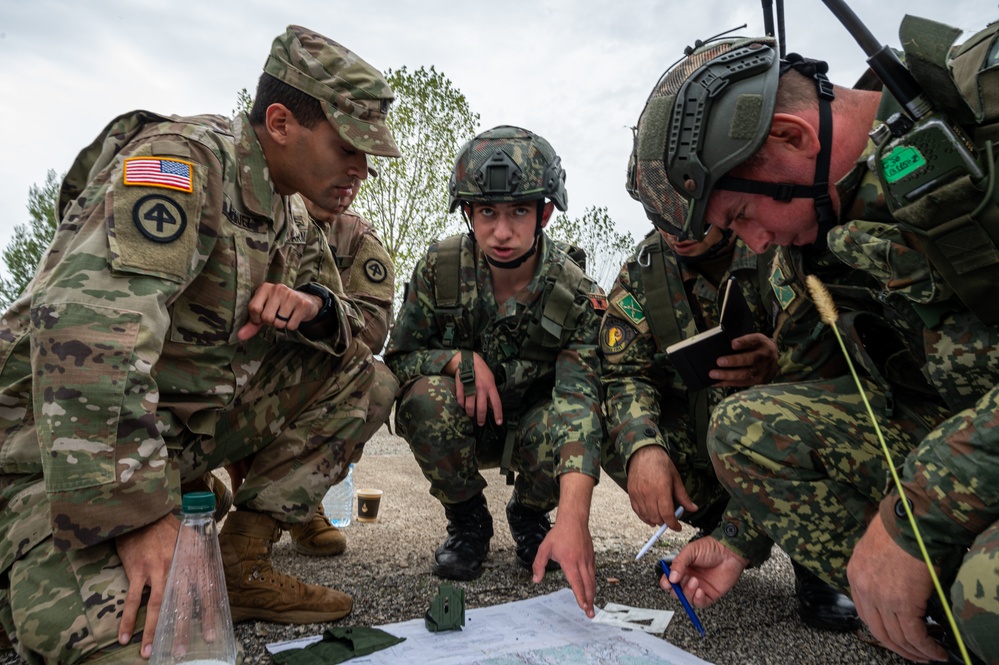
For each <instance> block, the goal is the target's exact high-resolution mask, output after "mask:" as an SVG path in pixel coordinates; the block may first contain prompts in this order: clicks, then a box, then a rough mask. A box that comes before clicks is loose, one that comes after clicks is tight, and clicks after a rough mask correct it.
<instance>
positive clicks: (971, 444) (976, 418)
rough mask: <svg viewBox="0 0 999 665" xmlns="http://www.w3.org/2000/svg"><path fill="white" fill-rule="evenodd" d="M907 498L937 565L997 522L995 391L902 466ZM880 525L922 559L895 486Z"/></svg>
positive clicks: (998, 417) (998, 397)
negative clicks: (882, 524)
mask: <svg viewBox="0 0 999 665" xmlns="http://www.w3.org/2000/svg"><path fill="white" fill-rule="evenodd" d="M902 485H903V487H904V488H905V495H906V497H907V498H908V499H909V501H911V504H910V505H911V507H912V512H913V515H914V516H915V518H916V524H917V525H918V527H919V532H920V533H921V534H922V537H923V542H924V543H925V544H926V549H927V551H928V552H929V554H930V557H932V558H933V559H934V560H936V561H944V560H945V559H946V558H947V557H949V556H953V553H954V552H955V551H958V552H962V551H964V550H965V549H966V548H967V547H968V546H970V545H971V543H972V542H973V541H974V540H975V538H976V537H977V536H978V535H979V534H981V533H982V532H983V531H985V530H986V529H987V528H989V527H990V526H991V525H993V524H995V523H996V522H997V521H999V388H993V389H992V390H991V391H989V392H988V393H986V394H985V396H984V397H982V398H981V399H980V400H979V401H978V403H977V404H976V405H975V406H974V407H972V408H971V409H967V410H965V411H962V412H960V413H958V414H957V415H955V416H953V417H952V418H950V419H948V420H946V421H944V422H943V423H942V424H941V425H940V426H939V427H937V428H936V429H935V430H933V431H932V432H930V434H929V436H927V437H926V438H925V439H924V440H923V441H922V443H921V444H920V445H919V446H918V447H917V448H916V449H915V450H913V451H912V452H911V453H910V454H909V456H908V458H907V459H906V462H905V467H904V470H903V474H902ZM889 489H890V491H889V492H888V494H887V496H885V498H884V499H883V500H882V501H881V506H880V510H881V519H882V521H883V522H884V524H885V528H886V529H887V530H888V533H889V534H890V535H891V536H892V537H893V538H894V540H895V542H897V543H898V544H899V546H901V547H902V548H903V549H905V550H906V551H907V552H909V553H910V554H912V555H913V556H915V557H921V556H922V555H921V554H920V551H919V545H918V543H917V542H916V537H915V534H914V533H913V531H912V526H911V525H910V524H909V520H908V518H907V517H906V515H905V508H904V507H903V506H902V505H901V503H900V500H899V495H898V492H897V490H895V488H894V485H892V486H890V487H889Z"/></svg>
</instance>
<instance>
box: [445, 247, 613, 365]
mask: <svg viewBox="0 0 999 665" xmlns="http://www.w3.org/2000/svg"><path fill="white" fill-rule="evenodd" d="M546 240H547V241H548V242H556V241H553V240H551V239H550V238H546ZM556 244H557V246H558V247H559V248H560V249H562V250H563V252H564V254H563V255H562V256H561V257H560V259H559V260H557V261H556V262H555V263H554V264H553V265H552V266H551V267H550V269H549V271H548V276H547V277H546V278H545V285H544V287H543V289H542V292H541V315H540V317H534V318H532V319H531V320H530V321H529V322H528V326H527V336H526V337H527V338H526V339H525V340H524V346H523V347H522V348H521V352H520V354H519V357H520V358H522V359H524V360H533V361H538V362H544V361H551V360H553V359H554V358H555V356H557V355H558V353H559V351H561V350H562V348H564V346H565V342H566V340H567V338H568V336H569V334H570V333H571V332H572V328H571V326H570V325H569V324H570V322H571V321H573V320H574V319H575V318H576V317H578V315H579V307H580V306H581V305H577V304H576V296H577V294H580V293H584V294H585V293H589V292H590V291H592V290H593V286H594V285H593V280H592V279H590V278H589V277H588V276H587V275H586V273H585V272H583V270H584V268H582V267H581V266H580V265H579V263H578V262H577V260H578V261H581V262H582V263H583V265H585V261H586V254H585V252H583V251H582V250H581V249H579V248H577V247H573V246H571V245H567V244H565V243H556ZM475 265H476V257H475V243H474V242H473V241H472V239H471V238H470V237H469V236H468V235H467V234H464V233H462V234H459V235H455V236H451V237H450V238H446V239H444V240H443V241H441V242H440V243H439V244H438V252H437V268H436V273H435V275H434V298H435V301H436V304H437V307H436V308H435V309H434V318H435V319H436V320H437V326H438V328H439V329H440V330H441V331H442V332H443V335H442V337H443V344H444V348H448V349H474V348H475V340H474V339H473V335H474V334H475V327H476V322H475V320H474V315H475V302H476V300H477V299H478V285H477V284H476V283H475V281H474V280H472V281H470V282H466V283H464V284H462V280H461V273H462V268H465V269H466V270H467V269H470V270H472V271H473V272H474V270H475Z"/></svg>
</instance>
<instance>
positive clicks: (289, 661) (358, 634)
mask: <svg viewBox="0 0 999 665" xmlns="http://www.w3.org/2000/svg"><path fill="white" fill-rule="evenodd" d="M405 640H406V638H405V637H396V636H395V635H389V634H388V633H386V632H385V631H384V630H379V629H378V628H366V627H364V626H346V627H343V628H330V629H329V630H327V631H326V632H325V633H323V639H322V640H320V641H319V642H316V643H314V644H310V645H309V646H307V647H305V648H304V649H288V650H287V651H281V652H280V653H275V654H271V660H273V661H274V662H275V663H278V664H279V665H335V663H342V662H344V661H347V660H350V659H351V658H355V657H357V656H367V655H368V654H369V653H374V652H376V651H381V650H382V649H387V648H389V647H391V646H395V645H396V644H399V643H400V642H404V641H405Z"/></svg>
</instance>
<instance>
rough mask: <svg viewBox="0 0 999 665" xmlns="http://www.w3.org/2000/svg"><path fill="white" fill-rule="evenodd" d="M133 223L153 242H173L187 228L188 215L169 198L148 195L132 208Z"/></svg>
mask: <svg viewBox="0 0 999 665" xmlns="http://www.w3.org/2000/svg"><path fill="white" fill-rule="evenodd" d="M132 221H134V222H135V226H136V228H138V229H139V232H140V233H141V234H142V235H144V236H146V237H147V238H149V239H150V240H152V241H153V242H162V243H167V242H173V241H174V240H176V239H177V238H179V237H180V236H181V235H183V233H184V229H185V228H187V213H185V212H184V209H183V208H181V207H180V205H179V204H178V203H177V202H176V201H174V200H173V199H172V198H170V197H169V196H165V195H163V194H147V195H146V196H143V197H142V198H141V199H139V200H138V201H136V202H135V205H134V206H133V207H132Z"/></svg>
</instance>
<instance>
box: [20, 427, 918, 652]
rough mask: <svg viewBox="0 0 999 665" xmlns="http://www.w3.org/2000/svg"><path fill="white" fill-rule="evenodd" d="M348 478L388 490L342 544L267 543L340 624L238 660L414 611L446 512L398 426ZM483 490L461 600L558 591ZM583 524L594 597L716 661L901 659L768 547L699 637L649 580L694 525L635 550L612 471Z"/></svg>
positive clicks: (636, 528) (258, 625) (257, 634)
mask: <svg viewBox="0 0 999 665" xmlns="http://www.w3.org/2000/svg"><path fill="white" fill-rule="evenodd" d="M354 476H355V486H356V487H376V488H378V489H382V490H384V492H385V495H384V497H383V498H382V503H381V508H380V512H379V520H378V522H376V523H373V524H360V523H357V522H354V523H353V524H351V526H349V527H347V529H346V530H345V533H346V535H347V539H348V547H347V552H346V553H344V554H343V555H341V556H339V557H334V558H316V557H307V556H302V555H300V554H297V553H296V552H295V551H294V550H293V549H292V547H291V542H290V540H289V538H288V536H287V534H286V535H285V536H284V537H283V538H282V539H281V541H280V542H278V543H277V544H276V545H275V547H274V565H275V567H277V568H278V569H280V570H284V571H286V572H288V573H291V574H294V575H297V576H299V577H300V578H302V579H304V580H306V581H308V582H311V583H315V584H322V585H327V586H332V587H335V588H337V589H340V590H341V591H344V592H346V593H349V594H350V595H351V596H353V598H354V610H353V612H352V613H351V614H350V615H348V616H347V617H345V618H344V619H341V620H340V621H339V622H337V624H315V625H306V626H284V625H279V624H273V623H265V622H245V623H242V624H239V625H238V626H237V627H236V638H237V639H238V640H239V641H240V642H241V643H242V645H243V648H244V650H245V653H246V662H247V663H269V662H270V658H269V657H268V656H267V654H266V652H265V650H264V646H265V645H266V644H268V643H270V642H277V641H282V640H288V639H292V638H296V637H302V636H305V635H316V634H319V633H321V632H322V630H323V628H324V627H325V626H326V625H365V626H374V625H380V624H386V623H394V622H397V621H406V620H409V619H415V618H419V617H422V616H423V615H424V613H425V612H426V609H427V607H428V605H429V603H430V599H431V598H432V597H433V595H434V593H435V592H436V590H437V586H438V584H439V583H440V580H439V579H438V578H436V577H434V576H433V574H432V573H431V561H432V557H433V551H434V549H435V548H436V547H437V545H438V544H439V543H440V542H441V541H442V540H443V539H444V537H445V531H444V527H445V520H444V512H443V509H442V508H441V506H440V504H439V503H437V501H436V500H435V499H433V497H431V496H430V494H429V493H428V491H427V490H428V487H429V484H428V483H427V481H426V480H425V479H424V478H423V476H422V474H421V473H420V470H419V467H418V466H417V465H416V462H415V461H414V460H413V458H412V456H411V455H410V453H409V448H408V447H407V446H406V444H405V442H403V441H402V440H401V439H399V438H398V437H395V436H393V435H391V434H389V433H388V431H387V430H386V429H383V430H382V431H381V432H380V433H379V434H378V435H376V436H375V438H374V439H372V441H371V442H369V443H368V445H367V447H366V448H365V453H364V458H363V459H362V460H361V461H360V462H359V463H358V464H357V466H356V467H355V469H354ZM485 476H486V479H487V480H488V481H489V482H490V486H489V487H488V488H487V489H486V498H487V500H488V502H489V506H490V509H491V511H492V513H493V518H494V522H495V524H494V529H495V531H496V535H495V536H494V537H493V540H492V545H491V552H490V555H489V559H488V560H487V562H486V570H485V573H484V574H483V575H482V577H480V578H479V579H478V580H475V581H473V582H459V583H458V584H460V585H461V586H462V587H463V588H464V589H465V601H466V607H467V608H469V609H471V608H475V607H485V606H489V605H496V604H500V603H505V602H510V601H514V600H520V599H524V598H529V597H532V596H536V595H542V594H546V593H551V592H553V591H557V590H558V589H561V588H563V587H566V586H568V585H567V584H566V582H565V578H564V576H563V575H562V573H561V572H555V573H548V574H547V575H546V576H545V579H544V581H543V582H542V583H541V584H538V585H535V584H533V583H532V582H531V579H530V574H529V573H528V572H527V571H524V570H522V569H521V568H520V567H519V566H517V564H516V560H515V558H514V553H513V539H512V538H511V536H510V533H509V529H508V527H507V523H506V513H505V510H504V507H505V506H506V503H507V501H508V500H509V498H510V488H508V487H507V486H506V485H505V483H504V482H503V480H502V479H501V478H500V476H499V471H498V470H489V471H486V472H485ZM590 530H591V532H592V534H593V541H594V547H595V549H596V563H597V594H596V604H597V605H598V606H600V607H603V606H604V604H606V603H608V602H612V603H620V604H624V605H631V606H635V607H647V608H654V609H673V610H676V611H677V612H678V614H677V615H676V616H675V617H674V620H673V621H672V622H671V623H670V626H669V628H668V629H667V630H666V634H665V636H664V638H663V639H666V640H668V641H669V642H671V643H672V644H675V645H677V646H679V647H681V648H683V649H685V650H687V651H689V652H690V653H693V654H695V655H696V656H698V657H700V658H703V659H704V660H707V661H710V662H713V663H717V664H718V665H729V664H731V665H749V664H760V665H764V664H766V665H776V664H779V663H796V664H799V663H800V664H803V665H807V664H812V663H815V664H819V663H823V664H824V663H851V664H854V663H856V664H859V663H870V664H875V663H877V664H881V663H899V664H901V663H906V662H908V661H905V660H903V659H901V658H899V657H897V656H895V655H894V654H892V653H891V652H889V651H887V650H885V649H882V648H880V647H878V646H874V645H872V644H871V643H870V642H871V638H870V635H869V634H867V633H866V632H858V633H857V634H845V635H844V634H833V633H827V632H823V631H816V630H812V629H810V628H808V627H806V626H805V625H804V624H802V623H801V621H800V620H799V619H798V614H797V607H796V601H795V598H794V579H793V575H792V573H791V566H790V563H789V561H788V559H787V557H786V556H784V554H783V553H782V552H780V551H779V550H776V549H775V551H774V556H772V557H771V559H770V561H768V562H767V563H766V564H765V565H763V566H762V567H760V568H759V569H754V570H751V571H748V572H747V573H746V574H744V575H743V578H742V580H741V581H740V582H739V584H738V586H737V587H736V588H735V589H734V590H733V591H732V593H730V594H729V595H728V596H727V597H726V598H724V599H723V600H722V601H720V602H718V603H716V604H715V605H713V606H711V607H709V608H706V609H703V610H699V611H698V616H699V617H700V619H701V622H702V623H703V624H704V627H705V629H706V630H707V632H708V637H707V638H706V639H701V638H700V637H699V636H698V634H697V632H696V631H695V630H694V628H693V626H692V625H691V624H690V622H689V621H688V620H687V619H686V617H685V616H684V615H683V612H682V610H681V608H680V607H679V604H678V603H676V602H675V601H674V600H673V599H672V598H670V597H669V596H667V595H666V594H665V593H664V592H663V591H662V590H661V589H660V588H659V586H658V585H657V583H656V580H655V574H654V572H653V565H654V562H655V561H656V560H657V556H656V555H657V554H661V553H664V552H666V551H668V550H669V549H670V548H674V549H675V548H676V547H677V546H678V545H680V544H682V543H684V542H686V540H687V539H688V538H689V537H690V536H691V535H692V533H693V531H692V530H691V529H689V527H688V529H686V530H685V531H684V532H683V533H681V534H674V533H673V532H668V534H667V536H665V537H664V539H663V541H661V543H660V547H661V549H653V551H652V552H650V553H649V554H648V555H646V556H645V557H644V558H643V559H642V561H641V562H635V561H634V558H635V554H636V552H637V551H638V549H639V548H640V547H641V545H642V544H643V543H644V542H645V541H646V540H647V539H648V537H649V536H650V535H651V533H652V530H651V528H650V527H648V526H647V525H645V524H643V523H642V522H641V521H640V520H638V518H637V517H635V516H634V514H633V513H632V512H631V507H630V504H629V503H628V499H627V496H626V495H625V493H624V492H622V491H621V490H620V488H618V487H617V486H616V485H615V484H614V483H613V482H611V481H608V482H606V483H601V484H600V485H598V486H597V489H596V491H595V493H594V500H593V509H592V516H591V521H590ZM17 662H22V661H20V659H18V658H17V656H16V654H14V652H12V651H6V652H0V664H6V663H17Z"/></svg>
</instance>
